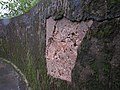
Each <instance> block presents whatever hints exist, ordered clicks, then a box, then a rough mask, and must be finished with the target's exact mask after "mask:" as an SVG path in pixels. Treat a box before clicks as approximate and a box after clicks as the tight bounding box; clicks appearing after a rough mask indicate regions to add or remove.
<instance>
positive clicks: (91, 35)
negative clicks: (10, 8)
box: [0, 0, 120, 90]
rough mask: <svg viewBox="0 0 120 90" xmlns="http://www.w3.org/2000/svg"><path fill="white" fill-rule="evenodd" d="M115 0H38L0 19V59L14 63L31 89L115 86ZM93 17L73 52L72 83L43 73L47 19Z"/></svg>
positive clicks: (119, 45)
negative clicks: (24, 11)
mask: <svg viewBox="0 0 120 90" xmlns="http://www.w3.org/2000/svg"><path fill="white" fill-rule="evenodd" d="M119 8H120V1H119V0H99V1H97V0H41V2H39V3H38V4H37V5H36V6H35V7H34V8H32V9H31V10H30V12H28V13H25V14H24V15H20V16H18V17H14V18H12V19H2V20H0V57H1V58H4V59H6V60H8V61H10V62H12V63H14V64H15V65H16V66H17V67H18V68H19V69H20V70H21V71H22V73H23V74H24V75H25V77H26V78H27V80H28V83H29V89H31V90H119V89H120V68H119V67H120V60H119V56H120V55H119V52H120V42H119V37H120V31H119V29H120V18H119V17H120V10H119ZM50 17H52V18H53V19H54V20H57V21H59V20H60V19H62V18H63V17H64V18H66V19H67V20H71V22H77V23H81V21H86V20H93V24H92V26H91V27H90V28H89V31H88V32H87V33H86V35H85V37H84V39H83V41H82V42H81V45H80V46H79V47H78V50H77V60H76V64H75V67H74V69H73V71H72V81H71V82H67V81H64V80H60V79H56V78H53V77H51V76H49V75H47V68H46V66H47V65H46V59H45V49H46V19H49V18H50Z"/></svg>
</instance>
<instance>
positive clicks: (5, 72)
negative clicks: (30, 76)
mask: <svg viewBox="0 0 120 90" xmlns="http://www.w3.org/2000/svg"><path fill="white" fill-rule="evenodd" d="M27 87H28V83H27V80H26V79H25V77H24V75H23V74H22V73H21V71H20V70H19V69H18V68H17V67H16V66H15V65H14V64H13V63H11V62H10V61H7V60H5V59H3V58H0V90H27Z"/></svg>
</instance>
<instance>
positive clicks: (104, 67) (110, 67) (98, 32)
mask: <svg viewBox="0 0 120 90" xmlns="http://www.w3.org/2000/svg"><path fill="white" fill-rule="evenodd" d="M93 26H94V28H92V30H91V31H90V32H89V33H88V34H87V35H86V37H85V38H84V40H83V42H82V44H81V47H79V49H78V56H77V61H76V65H75V68H74V70H73V73H72V79H73V83H74V84H75V87H76V88H77V90H109V89H111V90H119V89H120V83H119V82H120V42H119V39H120V38H119V37H120V31H119V30H120V19H119V18H118V19H114V20H111V21H104V22H102V23H97V24H96V22H94V24H93Z"/></svg>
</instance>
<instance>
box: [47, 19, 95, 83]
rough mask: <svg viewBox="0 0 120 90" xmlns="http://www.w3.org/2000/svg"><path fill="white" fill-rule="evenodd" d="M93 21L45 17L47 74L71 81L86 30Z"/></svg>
mask: <svg viewBox="0 0 120 90" xmlns="http://www.w3.org/2000/svg"><path fill="white" fill-rule="evenodd" d="M92 23H93V21H92V20H89V21H82V22H71V21H69V20H68V19H66V18H63V19H61V20H57V21H55V20H54V19H52V18H49V19H47V25H46V27H47V28H46V30H47V31H46V63H47V74H48V75H51V76H53V77H54V78H59V79H62V80H66V81H69V82H71V72H72V69H73V68H74V66H75V62H76V58H77V48H78V46H80V44H81V42H82V40H83V38H84V37H85V35H86V32H87V31H88V30H89V28H90V26H91V25H92Z"/></svg>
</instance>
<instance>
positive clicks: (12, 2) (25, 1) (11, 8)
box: [0, 0, 40, 19]
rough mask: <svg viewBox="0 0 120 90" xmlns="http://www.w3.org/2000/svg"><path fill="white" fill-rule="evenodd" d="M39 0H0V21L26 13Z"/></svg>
mask: <svg viewBox="0 0 120 90" xmlns="http://www.w3.org/2000/svg"><path fill="white" fill-rule="evenodd" d="M39 1H40V0H8V1H7V0H5V1H4V0H0V19H1V18H11V17H14V16H18V15H20V14H23V13H25V12H28V11H29V10H30V8H32V7H33V6H34V5H36V3H38V2H39Z"/></svg>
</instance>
